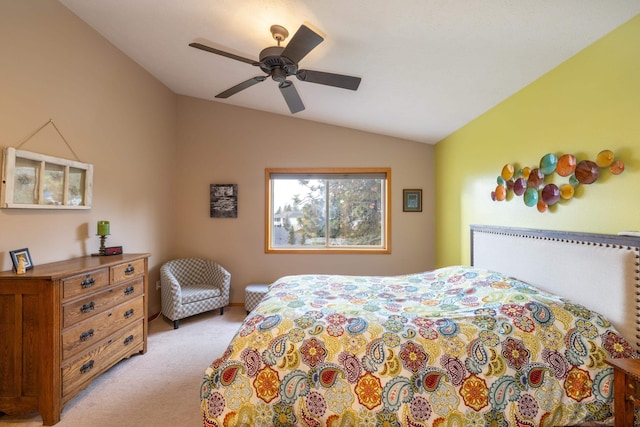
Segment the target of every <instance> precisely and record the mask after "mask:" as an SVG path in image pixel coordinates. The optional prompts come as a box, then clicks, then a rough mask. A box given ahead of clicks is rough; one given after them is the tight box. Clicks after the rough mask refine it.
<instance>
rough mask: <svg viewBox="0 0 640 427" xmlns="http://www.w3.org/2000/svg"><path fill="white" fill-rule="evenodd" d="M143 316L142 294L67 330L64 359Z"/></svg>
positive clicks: (63, 340) (63, 345) (64, 335)
mask: <svg viewBox="0 0 640 427" xmlns="http://www.w3.org/2000/svg"><path fill="white" fill-rule="evenodd" d="M143 316H144V299H143V298H142V296H140V297H138V298H136V299H133V300H131V301H126V302H124V303H123V304H120V305H118V306H116V307H114V308H113V309H111V310H106V311H104V312H102V313H99V314H96V315H95V316H93V317H91V318H90V319H89V320H87V321H86V322H82V323H79V324H77V325H76V326H73V327H71V328H69V329H67V330H65V331H64V332H63V333H62V360H63V361H66V360H67V359H69V358H70V357H73V356H74V355H76V354H78V353H80V352H81V351H84V350H86V349H88V348H89V347H91V346H92V345H94V344H96V343H98V342H100V341H101V340H103V339H105V338H107V337H108V336H109V335H111V334H112V333H114V332H116V331H117V330H120V329H122V328H125V327H126V326H127V325H128V324H130V323H132V322H134V321H135V320H137V319H140V318H142V317H143Z"/></svg>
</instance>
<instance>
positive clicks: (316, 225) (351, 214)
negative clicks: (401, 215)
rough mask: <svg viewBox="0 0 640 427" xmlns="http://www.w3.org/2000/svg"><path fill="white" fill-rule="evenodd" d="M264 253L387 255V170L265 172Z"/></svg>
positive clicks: (277, 170)
mask: <svg viewBox="0 0 640 427" xmlns="http://www.w3.org/2000/svg"><path fill="white" fill-rule="evenodd" d="M265 174H266V177H265V181H266V195H267V197H266V199H267V202H266V225H265V229H266V233H265V239H266V242H265V243H266V246H265V251H266V252H267V253H384V254H388V253H391V242H390V237H389V236H390V235H391V233H390V224H391V219H390V215H391V213H390V209H389V207H390V195H389V194H390V190H389V189H390V188H391V169H388V168H371V169H369V168H367V169H267V170H266V171H265Z"/></svg>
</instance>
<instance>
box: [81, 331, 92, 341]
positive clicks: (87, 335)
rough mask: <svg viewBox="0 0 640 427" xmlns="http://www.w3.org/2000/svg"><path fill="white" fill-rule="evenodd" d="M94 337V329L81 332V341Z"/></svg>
mask: <svg viewBox="0 0 640 427" xmlns="http://www.w3.org/2000/svg"><path fill="white" fill-rule="evenodd" d="M90 338H93V329H89V330H87V331H84V332H83V333H81V334H80V341H82V342H84V341H87V340H89V339H90Z"/></svg>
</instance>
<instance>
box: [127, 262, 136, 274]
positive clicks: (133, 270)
mask: <svg viewBox="0 0 640 427" xmlns="http://www.w3.org/2000/svg"><path fill="white" fill-rule="evenodd" d="M135 271H136V269H135V268H134V267H133V266H132V265H131V264H129V265H128V266H127V268H125V269H124V274H125V275H126V276H131V275H132V274H133V273H135Z"/></svg>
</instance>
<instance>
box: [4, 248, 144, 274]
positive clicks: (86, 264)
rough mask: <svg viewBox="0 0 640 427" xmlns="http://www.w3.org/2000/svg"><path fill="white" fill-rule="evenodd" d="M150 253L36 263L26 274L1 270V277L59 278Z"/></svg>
mask: <svg viewBox="0 0 640 427" xmlns="http://www.w3.org/2000/svg"><path fill="white" fill-rule="evenodd" d="M149 256H150V254H147V253H139V254H121V255H110V256H85V257H79V258H72V259H68V260H64V261H56V262H51V263H48V264H41V265H35V266H34V267H33V268H32V269H31V270H27V272H26V273H25V274H16V273H15V272H14V271H13V270H7V271H3V272H0V279H2V280H6V279H16V280H20V279H49V280H50V279H59V278H62V277H65V276H68V275H70V274H82V273H84V272H89V271H92V270H96V269H99V268H102V267H110V266H113V265H118V264H122V263H125V262H132V261H136V260H139V259H143V258H148V257H149Z"/></svg>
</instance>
